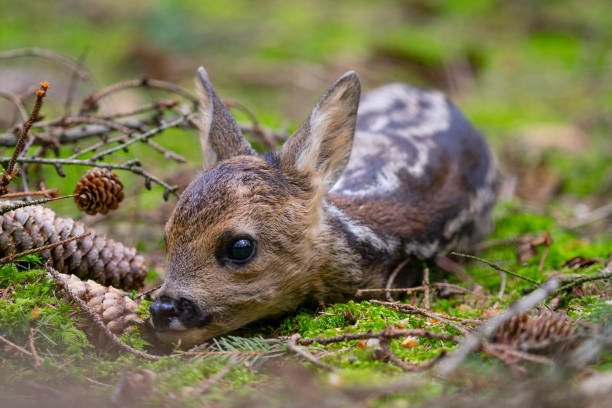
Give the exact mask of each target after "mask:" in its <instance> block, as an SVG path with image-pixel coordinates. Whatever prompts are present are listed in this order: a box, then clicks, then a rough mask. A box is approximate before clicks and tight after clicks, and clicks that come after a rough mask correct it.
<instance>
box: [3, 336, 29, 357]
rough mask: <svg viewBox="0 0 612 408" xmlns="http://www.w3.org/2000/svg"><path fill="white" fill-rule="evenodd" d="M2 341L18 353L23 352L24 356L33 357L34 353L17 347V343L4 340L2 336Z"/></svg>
mask: <svg viewBox="0 0 612 408" xmlns="http://www.w3.org/2000/svg"><path fill="white" fill-rule="evenodd" d="M0 341H3V342H4V343H6V344H7V345H8V346H9V347H12V348H14V349H15V350H17V351H21V352H22V353H23V354H25V355H27V356H30V357H31V356H32V353H31V352H30V351H28V350H26V349H24V348H23V347H20V346H18V345H16V344H15V343H13V342H12V341H10V340H9V339H6V338H4V337H3V336H0Z"/></svg>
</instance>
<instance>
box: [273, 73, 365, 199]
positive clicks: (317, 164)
mask: <svg viewBox="0 0 612 408" xmlns="http://www.w3.org/2000/svg"><path fill="white" fill-rule="evenodd" d="M360 93H361V86H360V83H359V77H358V76H357V74H356V73H355V72H354V71H349V72H347V73H346V74H344V75H342V76H341V77H340V78H339V79H338V80H337V81H336V82H335V83H334V84H333V85H332V86H331V88H329V89H328V90H327V92H326V93H325V95H323V97H322V98H321V100H320V101H319V103H318V104H317V106H315V108H314V109H313V110H312V113H311V114H310V116H309V117H308V119H306V121H305V122H304V123H302V126H300V127H299V128H298V130H296V131H295V133H294V134H293V135H292V136H291V137H290V138H289V140H287V141H286V142H285V144H284V145H283V147H282V149H281V151H280V154H279V156H280V162H281V165H283V166H291V167H293V168H294V169H295V170H297V171H298V172H299V173H301V174H304V175H306V176H307V177H308V178H309V179H310V182H311V184H312V186H313V187H315V188H321V189H322V191H323V192H324V193H326V192H328V191H329V190H330V189H331V188H332V187H333V186H334V184H336V181H338V179H339V178H340V176H341V175H342V173H343V172H344V168H345V167H346V164H347V163H348V160H349V156H350V154H351V150H352V147H353V135H354V133H355V125H356V121H357V109H358V107H359V96H360Z"/></svg>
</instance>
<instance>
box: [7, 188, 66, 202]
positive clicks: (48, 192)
mask: <svg viewBox="0 0 612 408" xmlns="http://www.w3.org/2000/svg"><path fill="white" fill-rule="evenodd" d="M57 193H58V191H57V188H50V189H43V190H38V191H20V192H17V193H7V194H4V195H0V199H5V198H22V197H32V196H45V197H47V198H56V197H57Z"/></svg>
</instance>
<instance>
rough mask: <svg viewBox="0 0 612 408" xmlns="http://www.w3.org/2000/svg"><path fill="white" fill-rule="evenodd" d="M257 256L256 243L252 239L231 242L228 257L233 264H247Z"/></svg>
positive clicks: (239, 239) (238, 239)
mask: <svg viewBox="0 0 612 408" xmlns="http://www.w3.org/2000/svg"><path fill="white" fill-rule="evenodd" d="M254 254H255V243H254V242H253V240H252V239H250V238H246V237H245V238H237V239H235V240H234V241H232V242H231V244H230V246H229V250H228V254H227V257H228V258H229V259H230V261H233V262H246V261H248V260H249V259H251V258H252V257H253V255H254Z"/></svg>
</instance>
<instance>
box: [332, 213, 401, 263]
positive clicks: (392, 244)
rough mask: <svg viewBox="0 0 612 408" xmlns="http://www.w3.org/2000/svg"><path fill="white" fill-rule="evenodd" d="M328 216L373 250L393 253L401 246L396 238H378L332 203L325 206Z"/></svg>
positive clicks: (370, 230)
mask: <svg viewBox="0 0 612 408" xmlns="http://www.w3.org/2000/svg"><path fill="white" fill-rule="evenodd" d="M323 208H324V209H325V211H326V213H327V215H328V216H331V217H333V218H336V219H337V220H339V221H340V222H341V223H342V225H344V226H345V227H346V229H348V230H349V232H350V233H351V234H353V235H354V236H355V237H356V238H357V240H359V241H360V242H363V243H367V244H369V245H371V246H372V247H373V248H375V249H378V250H379V251H384V252H388V253H390V252H393V251H394V250H395V249H396V248H397V247H398V245H399V241H398V240H397V239H395V238H387V239H386V240H385V239H383V238H382V237H380V236H378V235H377V234H376V233H375V232H374V231H372V229H370V228H369V227H367V226H365V225H362V224H361V223H359V222H357V221H355V220H353V219H351V218H350V217H349V216H348V215H347V214H346V213H345V212H344V211H342V210H341V209H340V208H338V207H336V206H335V205H333V204H332V203H330V202H325V203H324V204H323Z"/></svg>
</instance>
